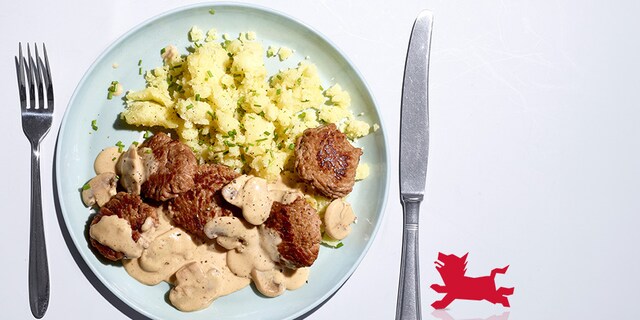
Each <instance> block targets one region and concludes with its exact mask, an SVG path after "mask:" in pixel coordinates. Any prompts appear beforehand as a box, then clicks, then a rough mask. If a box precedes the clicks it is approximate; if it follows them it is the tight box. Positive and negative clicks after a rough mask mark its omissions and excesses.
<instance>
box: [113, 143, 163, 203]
mask: <svg viewBox="0 0 640 320" xmlns="http://www.w3.org/2000/svg"><path fill="white" fill-rule="evenodd" d="M156 169H157V163H156V161H155V158H154V157H153V153H152V152H151V149H149V148H141V149H138V147H137V146H136V145H135V144H132V145H131V146H130V147H129V149H128V150H127V151H126V152H125V153H123V154H122V155H121V156H120V158H119V160H118V163H117V164H116V172H117V173H119V174H120V184H121V185H122V186H123V187H124V188H125V189H126V190H127V191H128V192H130V193H133V194H140V189H141V187H142V184H143V183H144V182H145V181H147V179H148V178H149V176H150V175H151V174H153V172H155V170H156Z"/></svg>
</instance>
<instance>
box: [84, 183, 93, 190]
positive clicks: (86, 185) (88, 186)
mask: <svg viewBox="0 0 640 320" xmlns="http://www.w3.org/2000/svg"><path fill="white" fill-rule="evenodd" d="M89 189H91V186H90V185H89V182H87V183H85V184H84V185H83V186H82V190H89Z"/></svg>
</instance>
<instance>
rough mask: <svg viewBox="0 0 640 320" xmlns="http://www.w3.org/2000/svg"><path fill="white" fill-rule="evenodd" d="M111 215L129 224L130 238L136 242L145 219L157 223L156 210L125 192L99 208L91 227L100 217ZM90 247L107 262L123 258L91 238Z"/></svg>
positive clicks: (137, 197)
mask: <svg viewBox="0 0 640 320" xmlns="http://www.w3.org/2000/svg"><path fill="white" fill-rule="evenodd" d="M111 215H116V216H118V217H119V218H122V219H125V220H127V221H128V222H129V225H131V230H132V231H133V232H132V233H131V238H133V241H136V242H137V241H138V239H140V233H141V228H142V225H143V224H144V222H145V221H146V220H147V218H149V217H151V218H152V219H153V220H154V222H155V223H156V224H157V223H158V215H157V213H156V209H154V208H153V207H152V206H150V205H148V204H146V203H144V202H142V199H140V196H137V195H133V194H130V193H126V192H118V193H117V194H116V195H115V196H113V197H112V198H111V200H109V202H107V203H106V204H105V205H104V206H103V207H102V208H100V212H99V213H98V214H97V215H96V216H95V217H94V218H93V220H92V221H91V225H94V224H96V223H98V222H99V221H100V219H102V217H104V216H111ZM91 245H92V246H93V247H94V248H96V249H97V250H98V252H100V254H102V255H103V256H104V257H105V258H107V259H109V260H112V261H118V260H121V259H123V258H124V254H123V253H122V252H118V251H115V250H113V249H111V248H109V247H107V246H105V245H103V244H101V243H99V242H98V241H96V240H95V239H93V238H91Z"/></svg>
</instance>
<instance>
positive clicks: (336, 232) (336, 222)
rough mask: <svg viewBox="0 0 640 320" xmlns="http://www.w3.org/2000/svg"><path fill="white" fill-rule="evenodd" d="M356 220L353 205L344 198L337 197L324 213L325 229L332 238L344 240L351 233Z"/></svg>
mask: <svg viewBox="0 0 640 320" xmlns="http://www.w3.org/2000/svg"><path fill="white" fill-rule="evenodd" d="M355 221H356V216H355V214H354V213H353V208H352V207H351V205H350V204H349V203H348V202H346V201H344V200H342V199H335V200H333V201H331V203H330V204H329V206H328V207H327V210H326V211H325V213H324V231H325V233H326V234H327V235H329V236H330V237H331V238H333V239H335V240H342V239H344V238H346V237H347V236H348V235H349V233H351V224H352V223H354V222H355Z"/></svg>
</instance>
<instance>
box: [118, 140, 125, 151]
mask: <svg viewBox="0 0 640 320" xmlns="http://www.w3.org/2000/svg"><path fill="white" fill-rule="evenodd" d="M116 147H118V152H120V153H122V150H124V143H122V141H118V142H116Z"/></svg>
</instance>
